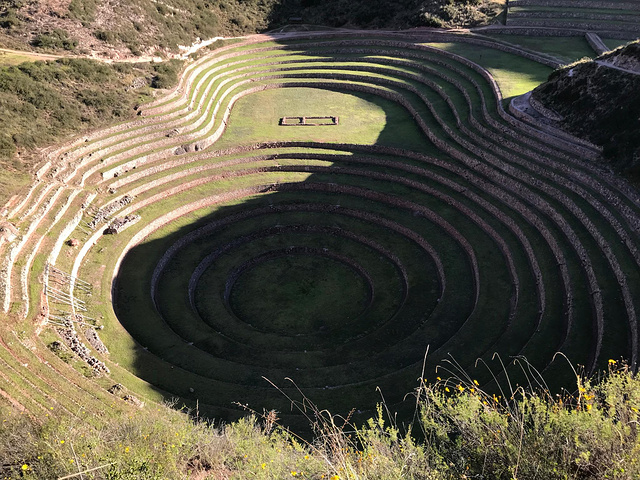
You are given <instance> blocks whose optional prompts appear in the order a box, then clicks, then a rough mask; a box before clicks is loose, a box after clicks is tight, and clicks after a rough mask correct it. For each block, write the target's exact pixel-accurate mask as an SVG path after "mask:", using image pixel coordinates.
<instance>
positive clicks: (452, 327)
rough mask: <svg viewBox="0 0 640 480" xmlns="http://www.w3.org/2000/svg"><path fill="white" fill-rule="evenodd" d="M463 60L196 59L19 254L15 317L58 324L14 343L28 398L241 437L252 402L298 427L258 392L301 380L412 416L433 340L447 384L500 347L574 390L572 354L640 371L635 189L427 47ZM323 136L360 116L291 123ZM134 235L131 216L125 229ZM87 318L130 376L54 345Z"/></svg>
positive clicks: (93, 151)
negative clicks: (158, 403) (179, 402)
mask: <svg viewBox="0 0 640 480" xmlns="http://www.w3.org/2000/svg"><path fill="white" fill-rule="evenodd" d="M456 40H460V41H464V42H466V43H473V42H476V40H475V39H474V37H468V36H467V37H456V36H453V35H450V34H441V35H436V34H428V35H427V34H423V36H422V37H417V36H414V37H411V36H409V35H408V34H404V35H403V34H397V35H391V34H388V35H387V36H382V35H378V36H372V35H369V36H365V35H363V34H352V35H348V34H344V33H340V34H336V33H334V34H317V35H308V36H293V37H287V38H285V37H283V38H279V39H278V38H267V37H251V38H248V39H246V40H243V41H242V42H240V43H236V44H232V45H229V46H226V47H224V48H220V49H218V50H216V51H215V52H213V53H211V54H209V55H208V56H206V57H205V58H202V59H200V60H198V61H197V62H194V63H192V64H191V65H190V66H189V67H188V68H187V70H186V72H185V74H184V76H183V79H182V81H181V83H180V85H179V87H178V88H176V89H175V91H173V92H172V93H170V94H169V95H168V96H166V97H163V98H162V99H160V100H158V101H157V102H155V103H154V104H150V105H144V106H142V107H141V109H140V116H139V117H138V119H137V120H136V121H133V122H128V123H124V124H121V125H118V126H115V127H112V128H110V129H108V130H103V131H99V132H95V133H93V134H91V135H89V136H87V137H83V138H79V139H77V140H75V141H73V142H70V143H69V144H67V145H64V146H62V147H59V148H56V149H52V150H50V151H48V152H47V159H48V160H47V162H46V163H44V164H43V166H42V168H41V170H40V171H39V172H38V181H37V182H36V183H35V184H34V185H33V187H32V188H31V189H30V190H29V191H28V192H26V193H25V195H24V196H23V197H21V198H19V199H14V202H13V203H12V204H11V205H10V206H9V207H8V208H7V211H6V214H7V218H8V219H9V220H11V221H12V222H14V223H16V224H17V225H18V226H19V236H18V237H17V238H16V239H14V240H12V241H11V242H5V243H3V244H2V245H1V248H2V255H3V259H4V260H3V264H2V267H3V270H2V291H1V292H0V298H1V299H2V306H3V309H4V311H5V312H6V313H8V314H10V315H12V316H13V317H21V318H24V319H29V318H33V317H35V316H38V317H37V322H38V323H37V325H36V326H35V327H34V331H33V332H27V333H26V334H25V335H26V337H27V338H29V340H28V341H24V340H22V341H20V338H18V337H20V335H17V336H15V335H14V334H12V333H9V332H6V333H3V338H4V343H5V345H4V348H3V349H2V352H3V353H2V362H3V364H2V368H1V369H0V370H2V372H3V373H2V375H3V376H4V377H6V378H5V379H6V380H7V382H8V385H11V387H10V388H8V389H7V390H9V389H11V392H12V394H11V398H12V401H13V402H16V403H22V404H24V406H25V407H26V408H29V409H33V408H35V409H37V407H34V405H43V407H42V408H46V405H47V402H51V401H55V402H59V403H60V404H61V405H62V406H63V407H64V408H65V409H66V410H69V411H73V406H74V404H85V403H87V402H92V404H96V405H95V408H96V411H99V404H100V402H103V403H105V404H106V403H108V402H109V401H110V400H109V394H108V393H107V392H106V388H105V387H106V386H108V385H112V384H113V383H114V382H115V381H117V382H119V383H121V384H123V385H124V386H126V387H127V388H128V389H130V390H132V391H134V392H138V395H141V396H143V397H148V398H157V396H158V395H160V394H162V395H166V396H172V395H173V396H178V397H180V398H181V399H183V400H184V401H186V402H187V403H188V404H190V405H195V404H196V401H197V402H198V407H199V410H200V412H201V413H206V414H208V415H212V416H215V417H217V418H232V417H234V416H236V415H238V414H239V413H240V412H242V409H241V408H240V407H237V406H236V405H235V404H234V402H239V403H242V404H248V405H249V406H250V407H251V408H254V409H257V410H259V411H260V410H261V409H262V408H267V409H271V408H275V409H277V410H279V411H280V412H287V411H289V401H288V400H287V398H285V397H284V396H283V395H282V394H281V393H280V392H278V391H276V390H275V389H274V388H273V387H272V386H271V385H269V383H267V382H266V381H265V380H264V379H263V378H262V377H265V378H268V379H270V380H272V381H274V382H276V383H282V381H283V379H284V378H285V377H289V378H291V379H292V380H293V381H295V384H296V385H297V387H298V388H300V390H301V391H302V392H304V393H305V394H306V395H307V396H309V397H310V398H312V399H313V400H314V401H315V402H317V403H318V404H319V405H321V406H323V407H324V406H326V407H330V408H331V410H332V411H335V412H347V411H348V410H349V409H351V408H352V407H355V408H361V409H363V410H364V409H368V408H371V407H372V406H373V405H374V404H375V402H376V401H378V400H379V398H380V397H379V393H378V392H377V391H376V387H379V388H380V390H381V391H382V392H383V394H384V395H385V398H386V400H387V402H388V403H389V404H390V405H395V404H397V403H398V402H400V401H401V400H402V398H403V396H404V394H406V393H407V392H409V391H410V390H411V389H412V388H413V386H414V385H415V379H416V377H418V376H419V375H420V373H421V369H422V362H423V357H424V354H425V350H426V348H427V346H429V349H430V353H429V364H430V365H431V364H433V365H435V364H436V363H437V362H438V361H439V360H441V359H443V358H445V357H447V355H448V354H452V355H453V356H454V358H455V359H456V361H457V362H459V364H460V365H461V366H462V367H465V368H466V367H469V366H472V365H473V364H474V362H475V361H476V359H478V358H484V359H488V358H490V357H491V356H492V355H493V353H494V352H499V353H500V354H501V356H502V357H503V358H507V357H509V356H520V355H522V356H526V357H527V359H528V360H529V361H530V362H531V364H532V365H533V366H535V367H536V368H538V369H541V370H544V369H548V371H549V372H551V373H552V372H554V368H555V367H554V364H553V362H552V360H553V358H554V354H555V353H556V352H558V351H562V352H563V353H565V354H566V355H567V356H568V357H569V358H570V359H571V360H572V361H573V362H575V363H578V364H583V365H585V366H586V368H587V369H588V370H589V371H592V370H593V369H595V368H597V367H599V366H602V365H603V364H606V362H607V359H609V358H620V357H624V358H626V359H628V361H629V362H630V363H631V364H632V365H634V366H635V365H636V362H637V350H638V332H637V328H638V326H637V322H638V314H637V312H638V309H639V308H640V268H639V266H640V253H639V251H638V247H639V245H640V242H639V227H640V222H639V218H640V217H639V216H638V213H639V210H640V207H639V205H640V201H639V198H638V194H637V192H636V191H635V190H633V189H632V188H630V187H629V186H627V185H626V184H624V183H623V182H621V181H619V180H618V179H617V178H615V177H614V176H613V175H611V174H609V173H607V172H606V171H604V170H602V169H600V168H598V167H596V164H595V163H594V162H593V159H595V158H596V157H597V156H598V152H597V151H596V150H594V149H593V148H591V147H590V146H589V145H586V144H582V143H580V142H572V141H570V139H568V138H566V137H555V136H551V135H550V134H549V133H547V132H546V131H541V130H538V129H537V127H536V126H535V125H531V124H528V123H525V122H523V121H522V120H520V119H518V118H515V117H513V116H512V115H511V114H510V113H507V112H505V110H504V109H503V103H502V98H501V94H500V91H499V89H498V87H497V85H496V83H495V81H494V80H493V78H492V77H491V75H490V74H489V73H488V72H487V71H486V70H485V69H483V68H482V67H481V66H479V65H477V64H475V63H473V62H472V61H470V60H468V59H466V58H463V57H461V56H457V55H455V54H452V53H448V52H447V51H445V50H441V49H437V48H434V47H432V46H428V45H426V44H425V42H427V41H456ZM477 42H478V43H481V44H483V45H484V47H487V46H488V44H487V41H486V40H478V41H477ZM489 46H490V45H489ZM495 46H496V48H500V49H502V50H504V49H505V48H509V49H511V50H510V51H511V52H512V53H518V51H517V50H516V49H515V48H513V47H505V45H504V44H496V45H495ZM522 53H523V55H525V56H527V57H529V58H530V57H531V52H522ZM541 60H544V59H541ZM305 116H306V117H339V119H340V121H339V123H338V124H337V125H331V126H330V127H328V126H326V125H317V126H311V125H310V126H307V127H305V128H287V127H284V126H282V125H280V119H282V118H284V117H305ZM138 215H139V216H140V220H139V221H133V220H136V219H137V216H138ZM115 217H118V218H128V219H133V220H132V221H123V222H122V223H121V224H118V228H117V229H115V230H114V231H118V232H119V233H117V234H112V235H105V234H104V230H105V229H106V227H107V226H108V225H109V224H110V223H111V221H112V220H113V219H114V218H115ZM92 227H93V228H92ZM125 227H126V228H125ZM70 239H73V240H75V241H73V242H69V240H70ZM67 242H69V243H70V245H75V244H78V245H77V246H70V245H67ZM46 264H50V265H55V270H54V269H52V268H49V269H47V268H46ZM51 272H66V274H68V275H70V276H65V274H64V273H57V274H56V275H57V276H56V275H52V274H51ZM54 277H55V278H54ZM56 278H57V279H58V280H59V281H58V282H57V283H56V284H55V285H54V283H53V281H54V280H55V279H56ZM79 279H82V281H80V280H79ZM83 282H87V283H86V284H85V283H83ZM43 284H47V290H46V292H45V293H46V294H47V295H48V296H46V297H45V296H41V292H42V288H43ZM89 293H91V295H90V296H89ZM41 307H42V308H41ZM61 310H62V313H60V311H61ZM65 315H67V316H68V315H76V316H75V317H71V318H75V319H80V320H82V321H84V320H83V319H85V320H86V318H95V319H97V320H98V321H99V322H100V323H102V324H104V329H103V330H100V331H99V335H100V339H101V340H100V339H98V340H97V341H98V342H100V341H101V342H103V343H104V345H103V347H106V348H95V347H94V348H91V349H90V350H91V355H93V357H92V358H95V359H98V360H100V361H101V362H104V363H105V365H106V367H107V368H108V370H109V371H110V374H109V375H110V376H111V380H109V381H107V380H104V379H100V378H98V379H85V378H80V377H79V376H78V375H75V376H74V375H73V374H72V370H71V369H70V368H67V366H65V365H64V364H63V363H62V362H61V361H60V360H59V359H58V358H57V357H55V356H54V355H52V354H51V352H49V350H47V349H46V348H45V347H44V342H43V341H42V340H41V339H40V338H41V337H42V335H44V334H43V333H42V332H43V329H42V326H43V325H45V324H46V320H47V319H48V320H49V321H50V320H51V318H57V317H56V316H61V317H63V318H65ZM78 315H79V316H78ZM31 333H33V335H31ZM38 334H39V335H40V337H38ZM12 335H14V336H12ZM91 338H92V339H93V342H96V338H95V334H92V335H91ZM91 345H94V344H93V343H92V344H91ZM29 347H30V348H29ZM107 351H108V352H110V353H106V352H107ZM44 362H46V363H44ZM19 363H29V364H31V365H32V366H31V367H30V368H31V369H32V372H33V378H34V379H35V380H33V379H31V380H28V379H29V378H31V376H29V375H27V374H26V373H25V372H21V367H20V365H19ZM50 369H54V370H56V371H58V372H59V374H60V375H61V376H66V377H67V378H68V382H69V383H70V384H71V386H69V387H66V386H65V387H59V386H57V387H56V386H55V384H53V383H48V382H47V380H46V379H47V378H49V375H48V374H47V372H49V370H50ZM10 371H11V372H14V371H15V374H13V373H11V374H10V373H7V372H10ZM40 372H42V373H40ZM56 388H57V389H58V390H59V391H58V392H57V393H56V391H54V389H56ZM66 388H69V391H70V392H71V393H69V394H66V393H64V392H66ZM3 389H4V387H3ZM285 391H286V392H289V393H290V392H292V391H294V389H293V388H290V387H287V388H286V389H285ZM87 392H92V393H91V394H89V395H88V396H87ZM154 392H157V393H154ZM43 399H44V400H43Z"/></svg>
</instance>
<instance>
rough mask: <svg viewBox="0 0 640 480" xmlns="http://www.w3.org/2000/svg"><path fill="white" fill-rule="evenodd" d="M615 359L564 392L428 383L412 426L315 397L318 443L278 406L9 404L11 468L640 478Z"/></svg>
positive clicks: (369, 479) (46, 473) (630, 393)
mask: <svg viewBox="0 0 640 480" xmlns="http://www.w3.org/2000/svg"><path fill="white" fill-rule="evenodd" d="M611 362H612V363H611V366H610V368H609V373H608V374H606V375H605V376H603V377H602V378H601V379H599V380H597V381H588V380H581V381H579V382H578V384H577V385H576V386H575V387H574V389H572V390H573V392H572V393H570V394H569V393H565V394H563V395H561V396H558V397H556V396H553V395H551V394H550V393H549V391H547V390H545V389H544V388H543V387H542V386H541V385H538V384H537V382H538V381H540V380H541V379H540V378H531V382H532V384H535V385H536V388H531V389H526V390H525V389H522V388H516V389H515V390H506V391H505V392H504V395H494V394H488V393H486V392H484V391H483V390H482V389H480V388H479V387H478V386H477V385H476V383H475V382H474V381H473V380H472V379H471V378H469V379H460V378H455V379H449V380H437V379H435V378H434V379H431V381H429V382H426V381H425V382H421V385H420V387H419V388H418V389H417V390H416V391H415V392H414V393H415V396H416V407H415V408H416V416H415V419H414V422H413V423H412V424H411V427H410V428H408V427H407V425H404V426H398V425H396V424H395V419H394V418H389V417H388V415H387V412H386V410H385V409H384V405H381V406H380V407H379V409H378V412H377V415H376V416H374V417H373V418H372V419H370V420H369V421H368V422H367V423H365V424H363V425H354V424H353V422H350V421H349V420H345V419H344V418H340V417H334V416H331V414H330V412H328V411H324V410H319V409H318V408H317V407H315V406H314V405H312V404H311V403H307V404H306V405H305V407H306V410H307V412H308V418H309V421H310V422H311V423H312V425H313V427H314V433H315V436H314V438H313V440H303V439H301V438H300V437H298V436H296V434H295V432H289V431H287V430H284V429H282V428H281V427H280V426H279V425H278V413H277V412H274V411H272V412H266V413H265V414H264V415H258V416H255V417H252V418H249V419H245V420H241V421H238V422H236V423H231V424H228V425H225V426H223V427H214V426H211V425H210V424H209V423H207V422H203V421H201V420H199V419H198V418H197V417H195V414H196V412H191V414H192V416H188V415H186V414H184V413H180V412H176V411H174V410H172V409H171V408H169V407H166V406H157V407H156V406H148V407H145V408H144V409H142V410H140V411H139V412H137V413H136V414H135V415H131V416H122V417H119V418H114V419H113V420H112V421H110V422H109V423H108V424H107V425H105V426H104V427H102V428H94V427H91V426H89V425H88V424H86V423H84V422H82V421H77V420H76V419H69V418H67V417H64V416H63V417H38V418H32V417H30V416H28V415H19V414H17V413H11V412H10V411H9V410H8V409H4V410H2V420H3V421H2V423H0V457H1V458H2V460H3V463H2V466H0V469H1V470H0V471H1V472H2V474H3V478H7V479H18V478H25V479H34V480H35V479H38V480H41V479H50V478H51V479H53V478H61V477H65V476H66V475H69V476H71V475H74V474H75V475H76V476H78V477H79V476H80V475H79V474H80V473H82V472H84V473H82V475H83V477H82V478H85V479H112V480H129V479H131V480H133V479H136V480H148V479H149V480H150V479H154V480H161V479H167V480H169V479H171V480H179V479H199V480H203V479H212V480H213V479H221V478H224V479H248V478H256V479H274V480H276V479H277V480H282V479H286V478H304V479H317V480H320V479H332V480H356V479H357V480H373V479H385V480H386V479H389V480H391V479H398V478H405V479H411V480H424V479H429V480H449V479H451V480H453V479H464V478H492V479H496V480H511V479H514V478H518V479H538V478H540V479H546V480H561V479H566V478H574V479H605V478H616V479H619V480H626V479H629V480H630V479H634V478H637V477H638V475H640V464H639V462H638V458H639V455H640V434H639V433H638V428H637V423H638V420H639V419H640V413H639V409H640V381H639V379H638V378H637V377H636V376H634V375H632V374H631V373H630V372H629V371H628V370H627V369H626V367H624V366H623V365H619V364H616V363H615V362H614V361H613V360H611ZM514 388H515V387H514ZM300 406H301V405H300ZM320 407H321V406H320ZM79 415H80V419H82V417H83V416H84V415H88V414H87V412H84V411H83V412H79Z"/></svg>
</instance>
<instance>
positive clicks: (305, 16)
mask: <svg viewBox="0 0 640 480" xmlns="http://www.w3.org/2000/svg"><path fill="white" fill-rule="evenodd" d="M503 5H504V0H456V1H455V2H454V1H449V0H394V1H387V0H357V1H348V0H325V1H319V0H214V1H204V0H166V1H160V0H131V1H124V0H115V1H111V2H98V1H96V0H37V1H30V2H26V1H23V0H0V45H3V44H4V45H5V46H12V47H14V48H15V47H20V46H21V45H22V46H23V47H28V48H33V47H35V48H39V49H45V50H58V51H60V50H67V51H73V52H75V53H80V54H84V55H93V56H101V57H110V58H115V59H121V58H123V57H126V56H131V55H134V56H137V55H141V54H148V55H149V54H156V55H157V54H162V53H164V54H167V53H170V52H175V51H177V50H178V46H179V45H185V46H186V45H191V44H192V43H193V42H195V41H197V39H208V38H212V37H216V36H236V35H242V34H246V33H255V32H262V31H266V30H269V29H273V28H277V27H280V26H283V25H286V24H288V23H291V22H294V23H295V22H300V21H302V22H304V23H312V24H318V25H326V26H331V27H344V26H346V27H363V28H407V27H415V26H436V27H445V26H476V25H481V24H485V23H488V22H490V21H491V20H492V19H493V18H494V17H495V16H496V15H497V14H499V13H500V11H501V9H502V7H503Z"/></svg>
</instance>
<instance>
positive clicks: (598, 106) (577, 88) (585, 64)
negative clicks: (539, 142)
mask: <svg viewBox="0 0 640 480" xmlns="http://www.w3.org/2000/svg"><path fill="white" fill-rule="evenodd" d="M532 96H533V97H534V98H535V99H537V100H539V101H540V102H542V104H543V105H545V106H546V107H547V108H550V109H552V110H554V111H555V112H557V113H558V114H560V115H561V116H562V117H563V120H562V121H561V122H560V124H561V126H562V128H564V129H566V130H568V131H570V132H571V133H573V134H574V135H577V136H578V137H581V138H584V139H587V140H589V141H591V142H593V143H595V144H596V145H600V146H602V147H603V149H604V156H605V158H606V159H607V160H608V161H609V162H610V163H611V166H612V167H613V168H615V169H616V170H618V171H622V172H624V173H625V174H626V175H627V176H629V177H631V178H632V179H634V180H635V181H637V180H639V179H640V43H639V42H634V43H631V44H629V45H627V46H626V47H622V48H619V49H617V50H614V51H613V52H609V53H607V54H605V55H602V56H600V57H598V58H596V59H595V60H589V61H585V60H582V61H580V62H577V63H574V64H571V65H567V66H566V67H563V68H562V69H560V70H557V71H555V72H554V73H552V74H551V75H550V76H549V80H548V81H547V82H546V83H544V84H542V85H540V86H539V87H537V88H536V89H535V90H534V91H533V93H532Z"/></svg>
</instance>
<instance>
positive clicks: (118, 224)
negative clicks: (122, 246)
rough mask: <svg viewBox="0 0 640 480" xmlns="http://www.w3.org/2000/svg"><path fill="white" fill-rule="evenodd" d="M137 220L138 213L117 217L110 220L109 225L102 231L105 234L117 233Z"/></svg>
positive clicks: (138, 218) (138, 217)
mask: <svg viewBox="0 0 640 480" xmlns="http://www.w3.org/2000/svg"><path fill="white" fill-rule="evenodd" d="M139 220H140V215H136V214H133V213H132V214H129V215H127V216H126V217H118V218H116V219H115V220H114V221H113V222H111V225H109V226H108V227H107V229H106V230H105V231H104V234H105V235H115V234H118V233H120V232H122V231H123V230H126V229H127V228H129V227H130V226H131V225H133V224H135V223H137V222H138V221H139Z"/></svg>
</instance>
